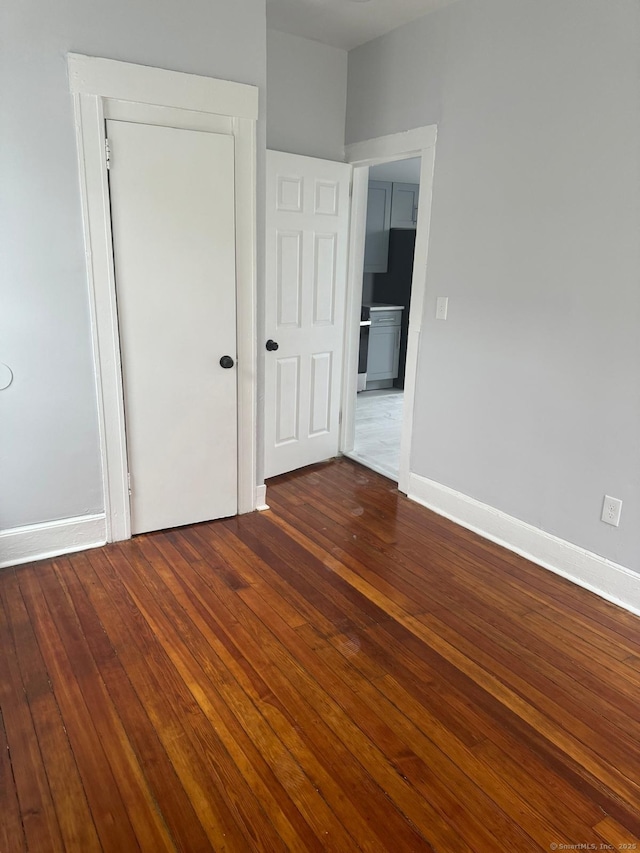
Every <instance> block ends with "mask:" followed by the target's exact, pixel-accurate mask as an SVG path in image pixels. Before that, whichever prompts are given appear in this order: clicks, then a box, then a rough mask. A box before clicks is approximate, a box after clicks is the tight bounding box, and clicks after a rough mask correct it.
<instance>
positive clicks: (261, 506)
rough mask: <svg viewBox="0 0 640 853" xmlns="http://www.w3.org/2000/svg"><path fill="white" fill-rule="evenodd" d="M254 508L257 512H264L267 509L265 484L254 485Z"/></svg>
mask: <svg viewBox="0 0 640 853" xmlns="http://www.w3.org/2000/svg"><path fill="white" fill-rule="evenodd" d="M256 509H257V510H258V512H264V511H265V509H269V507H268V505H267V486H266V483H263V484H262V485H261V486H256Z"/></svg>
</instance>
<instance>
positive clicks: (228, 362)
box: [220, 355, 233, 370]
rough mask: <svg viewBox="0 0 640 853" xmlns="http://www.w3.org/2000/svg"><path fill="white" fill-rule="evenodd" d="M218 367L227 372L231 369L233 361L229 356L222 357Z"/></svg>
mask: <svg viewBox="0 0 640 853" xmlns="http://www.w3.org/2000/svg"><path fill="white" fill-rule="evenodd" d="M220 367H224V368H225V370H229V368H230V367H233V359H232V358H231V356H230V355H223V356H222V358H221V359H220Z"/></svg>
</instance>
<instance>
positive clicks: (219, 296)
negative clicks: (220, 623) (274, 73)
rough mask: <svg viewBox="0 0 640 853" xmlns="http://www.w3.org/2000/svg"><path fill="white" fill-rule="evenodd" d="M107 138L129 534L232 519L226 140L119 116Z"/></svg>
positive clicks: (231, 261)
mask: <svg viewBox="0 0 640 853" xmlns="http://www.w3.org/2000/svg"><path fill="white" fill-rule="evenodd" d="M107 135H108V138H109V146H110V151H111V168H110V172H109V184H110V193H111V215H112V230H113V241H114V262H115V272H116V292H117V300H118V323H119V331H120V347H121V355H122V373H123V382H124V398H125V399H124V404H125V422H126V433H127V455H128V461H129V471H130V477H131V529H132V532H133V533H141V532H144V531H148V530H159V529H164V528H169V527H175V526H178V525H183V524H190V523H193V522H197V521H205V520H208V519H213V518H219V517H223V516H229V515H234V514H235V513H236V511H237V402H236V398H237V389H236V368H235V360H236V313H235V312H236V308H235V305H236V279H235V197H234V192H235V190H234V145H233V138H232V137H230V136H225V135H222V134H215V133H205V132H202V131H192V130H179V129H176V128H169V127H158V126H154V125H145V124H134V123H130V122H121V121H108V122H107ZM222 356H230V357H231V359H233V362H234V366H233V367H231V368H227V369H225V368H224V367H222V366H221V365H220V358H221V357H222Z"/></svg>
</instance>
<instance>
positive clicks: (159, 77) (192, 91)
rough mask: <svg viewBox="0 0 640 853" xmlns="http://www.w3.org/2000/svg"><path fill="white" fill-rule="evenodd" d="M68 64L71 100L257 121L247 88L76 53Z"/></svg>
mask: <svg viewBox="0 0 640 853" xmlns="http://www.w3.org/2000/svg"><path fill="white" fill-rule="evenodd" d="M67 62H68V68H69V86H70V88H71V92H72V93H73V94H78V95H100V96H101V97H103V98H111V99H116V100H118V99H119V100H122V101H135V102H136V103H138V104H157V105H158V106H161V107H178V108H179V109H183V110H198V111H200V112H203V113H217V114H219V115H225V116H234V117H236V118H248V119H253V120H254V121H255V120H257V118H258V89H257V88H256V86H249V85H247V84H246V83H234V82H232V81H230V80H216V79H214V78H212V77H200V76H198V75H197V74H185V73H184V72H179V71H167V70H165V69H164V68H151V67H150V66H147V65H134V64H133V63H131V62H118V61H117V60H114V59H103V58H102V57H97V56H83V55H82V54H80V53H69V54H68V55H67Z"/></svg>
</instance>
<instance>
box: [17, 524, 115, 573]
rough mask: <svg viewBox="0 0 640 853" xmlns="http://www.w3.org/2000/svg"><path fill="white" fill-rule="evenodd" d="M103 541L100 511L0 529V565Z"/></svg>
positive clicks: (78, 549) (91, 545)
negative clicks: (96, 513) (94, 513)
mask: <svg viewBox="0 0 640 853" xmlns="http://www.w3.org/2000/svg"><path fill="white" fill-rule="evenodd" d="M106 541H107V522H106V518H105V515H104V513H100V514H99V515H80V516H78V517H77V518H63V519H62V520H61V521H49V522H45V523H44V524H29V525H27V526H26V527H14V528H12V529H10V530H2V531H0V568H5V567H6V566H18V565H20V563H30V562H32V561H33V560H46V559H48V558H50V557H58V556H60V555H61V554H70V553H72V552H73V551H84V550H85V549H86V548H97V547H98V546H99V545H104V544H105V543H106Z"/></svg>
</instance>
